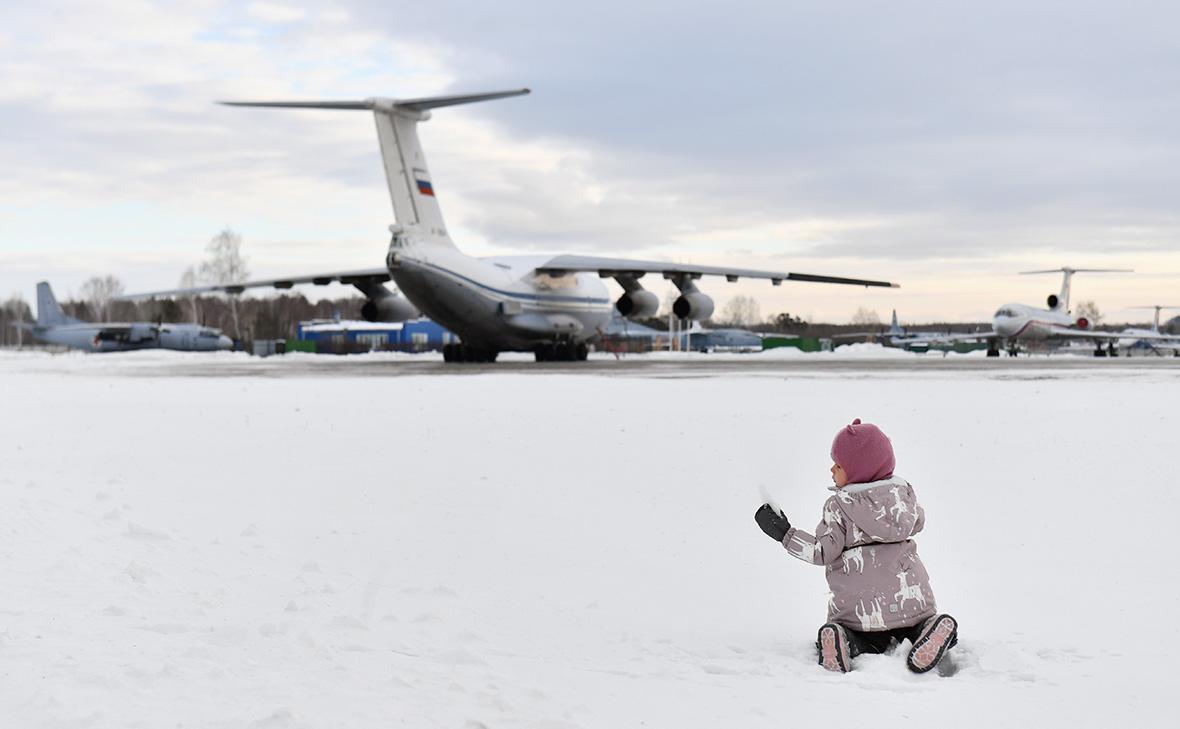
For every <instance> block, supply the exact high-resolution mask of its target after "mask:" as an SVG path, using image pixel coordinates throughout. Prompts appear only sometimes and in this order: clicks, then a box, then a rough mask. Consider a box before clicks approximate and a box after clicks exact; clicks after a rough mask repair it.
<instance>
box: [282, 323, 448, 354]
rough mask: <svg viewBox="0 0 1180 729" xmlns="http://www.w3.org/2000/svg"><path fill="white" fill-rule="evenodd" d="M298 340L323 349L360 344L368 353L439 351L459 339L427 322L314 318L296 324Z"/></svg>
mask: <svg viewBox="0 0 1180 729" xmlns="http://www.w3.org/2000/svg"><path fill="white" fill-rule="evenodd" d="M297 331H298V336H299V339H300V340H302V341H305V342H315V343H316V344H317V345H318V344H321V343H322V344H324V345H327V346H338V347H343V346H347V345H364V346H367V347H368V348H369V349H371V350H377V349H398V350H410V351H426V350H432V349H442V346H443V345H444V344H450V343H451V342H457V341H458V340H459V338H458V337H457V336H455V335H454V334H453V333H451V332H449V331H447V330H446V329H444V328H443V327H442V326H440V325H438V324H436V323H435V322H433V321H431V320H429V319H414V320H411V321H403V322H369V321H350V320H347V319H345V320H340V319H314V320H312V321H304V322H299V327H298V330H297Z"/></svg>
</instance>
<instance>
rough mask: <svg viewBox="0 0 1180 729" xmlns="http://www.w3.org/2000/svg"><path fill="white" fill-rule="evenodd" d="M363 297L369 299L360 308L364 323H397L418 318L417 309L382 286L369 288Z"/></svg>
mask: <svg viewBox="0 0 1180 729" xmlns="http://www.w3.org/2000/svg"><path fill="white" fill-rule="evenodd" d="M358 288H359V287H358ZM365 295H366V296H368V297H369V300H368V301H366V302H365V303H364V305H363V306H361V316H362V317H363V318H364V320H365V321H371V322H378V321H382V322H399V321H406V320H407V319H416V318H418V317H419V316H420V314H419V312H418V309H417V307H415V306H414V305H413V304H411V303H410V302H409V301H407V300H406V299H404V298H402V297H401V296H398V295H397V294H394V293H393V292H392V291H390V290H389V289H387V288H385V287H384V286H381V285H377V286H375V287H371V288H369V289H368V290H366V291H365Z"/></svg>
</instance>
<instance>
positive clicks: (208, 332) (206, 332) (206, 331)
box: [197, 329, 217, 339]
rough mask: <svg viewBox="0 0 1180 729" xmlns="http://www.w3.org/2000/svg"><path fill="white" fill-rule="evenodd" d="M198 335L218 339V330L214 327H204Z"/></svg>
mask: <svg viewBox="0 0 1180 729" xmlns="http://www.w3.org/2000/svg"><path fill="white" fill-rule="evenodd" d="M197 336H198V337H212V338H213V339H216V338H217V332H215V331H213V330H212V329H202V330H201V331H200V333H199V334H197Z"/></svg>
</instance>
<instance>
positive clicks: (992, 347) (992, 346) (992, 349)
mask: <svg viewBox="0 0 1180 729" xmlns="http://www.w3.org/2000/svg"><path fill="white" fill-rule="evenodd" d="M987 356H988V357H999V356H1000V344H999V342H997V341H996V340H994V339H989V340H987Z"/></svg>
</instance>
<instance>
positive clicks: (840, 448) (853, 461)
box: [832, 418, 896, 483]
mask: <svg viewBox="0 0 1180 729" xmlns="http://www.w3.org/2000/svg"><path fill="white" fill-rule="evenodd" d="M832 461H834V462H835V463H837V464H839V466H840V468H843V469H844V473H845V474H846V475H847V476H848V483H870V482H872V481H880V480H881V479H885V478H889V477H890V476H892V475H893V467H894V466H895V465H896V461H895V460H894V458H893V444H892V443H890V442H889V437H888V436H887V435H885V434H884V433H882V432H881V429H880V428H878V427H877V426H875V425H873V424H872V423H862V422H860V418H857V419H856V420H853V421H852V423H851V424H850V425H846V426H844V427H843V428H841V429H840V432H838V433H836V437H835V439H833V440H832Z"/></svg>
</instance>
